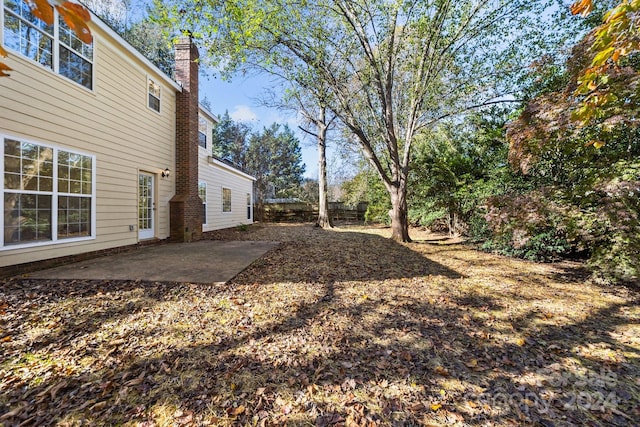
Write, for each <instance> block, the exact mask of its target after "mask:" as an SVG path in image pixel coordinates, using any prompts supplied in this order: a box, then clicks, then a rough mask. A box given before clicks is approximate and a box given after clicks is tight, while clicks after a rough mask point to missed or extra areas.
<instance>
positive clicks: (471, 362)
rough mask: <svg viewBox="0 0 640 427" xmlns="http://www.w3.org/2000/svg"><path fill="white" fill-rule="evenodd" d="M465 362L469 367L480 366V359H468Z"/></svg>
mask: <svg viewBox="0 0 640 427" xmlns="http://www.w3.org/2000/svg"><path fill="white" fill-rule="evenodd" d="M464 364H465V365H466V366H467V368H475V367H476V366H478V359H471V360H468V361H466V362H465V363H464Z"/></svg>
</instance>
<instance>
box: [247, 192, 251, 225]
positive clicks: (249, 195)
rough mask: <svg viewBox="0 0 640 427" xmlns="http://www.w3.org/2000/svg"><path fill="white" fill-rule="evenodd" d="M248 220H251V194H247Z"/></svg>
mask: <svg viewBox="0 0 640 427" xmlns="http://www.w3.org/2000/svg"><path fill="white" fill-rule="evenodd" d="M247 219H251V194H249V193H247Z"/></svg>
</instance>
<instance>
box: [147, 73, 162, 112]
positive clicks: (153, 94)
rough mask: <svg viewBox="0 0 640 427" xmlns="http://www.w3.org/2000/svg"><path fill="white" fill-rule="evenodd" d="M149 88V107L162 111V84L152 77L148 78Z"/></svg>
mask: <svg viewBox="0 0 640 427" xmlns="http://www.w3.org/2000/svg"><path fill="white" fill-rule="evenodd" d="M147 87H148V90H149V108H151V109H152V110H154V111H157V112H158V113H159V112H160V85H158V84H157V83H156V82H154V81H153V80H151V79H148V84H147Z"/></svg>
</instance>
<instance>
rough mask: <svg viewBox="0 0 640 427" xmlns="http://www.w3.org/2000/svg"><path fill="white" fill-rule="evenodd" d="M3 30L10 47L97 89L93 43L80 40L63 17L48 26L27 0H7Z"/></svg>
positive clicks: (6, 44) (7, 45)
mask: <svg viewBox="0 0 640 427" xmlns="http://www.w3.org/2000/svg"><path fill="white" fill-rule="evenodd" d="M52 13H54V14H56V15H57V12H56V11H52ZM54 16H55V15H54ZM3 29H4V33H3V34H4V37H3V39H4V45H5V46H6V47H8V48H9V49H13V50H15V51H16V52H19V53H21V54H22V55H24V56H26V57H27V58H30V59H32V60H34V61H36V62H38V63H40V64H41V65H43V66H45V67H47V68H50V69H52V70H53V71H54V72H56V73H59V74H61V75H63V76H65V77H67V78H69V79H71V80H73V81H74V82H76V83H78V84H81V85H82V86H84V87H86V88H88V89H92V88H93V44H86V43H83V42H82V41H81V40H80V39H78V38H77V37H76V35H75V33H74V32H73V31H72V30H71V29H69V27H68V26H67V25H66V24H65V23H64V20H63V19H62V18H61V17H56V19H55V21H54V24H53V25H47V24H46V23H44V22H43V21H41V20H40V19H38V18H36V17H34V16H33V15H32V14H31V12H30V9H29V6H28V5H27V3H26V2H25V1H23V0H4V22H3Z"/></svg>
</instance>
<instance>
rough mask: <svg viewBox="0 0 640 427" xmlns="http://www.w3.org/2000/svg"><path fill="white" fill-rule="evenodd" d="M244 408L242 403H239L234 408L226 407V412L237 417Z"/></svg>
mask: <svg viewBox="0 0 640 427" xmlns="http://www.w3.org/2000/svg"><path fill="white" fill-rule="evenodd" d="M245 410H246V408H245V407H244V406H243V405H240V406H236V407H235V408H229V409H227V414H229V415H231V416H232V417H237V416H238V415H242V414H243V413H244V411H245Z"/></svg>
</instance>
